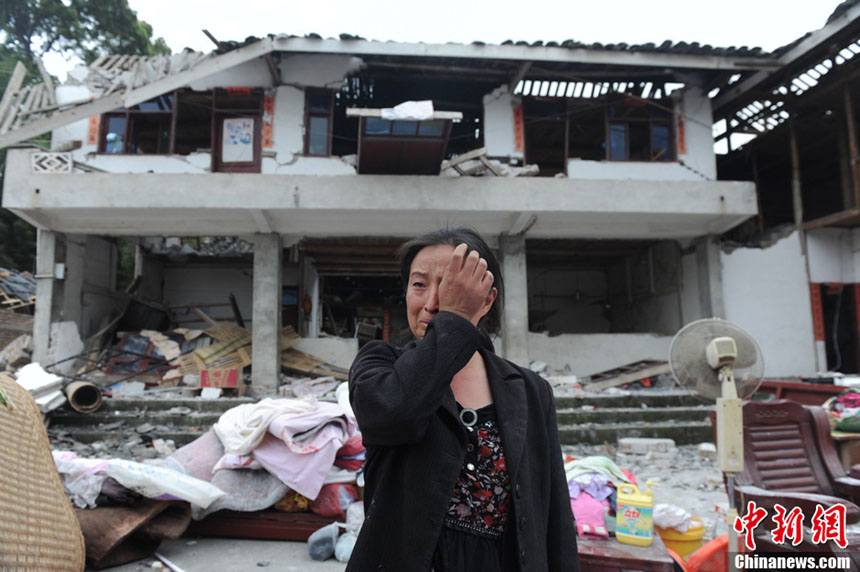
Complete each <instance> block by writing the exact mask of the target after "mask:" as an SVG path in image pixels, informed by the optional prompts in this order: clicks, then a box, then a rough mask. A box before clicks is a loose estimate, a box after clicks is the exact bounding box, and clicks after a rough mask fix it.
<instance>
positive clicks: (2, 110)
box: [0, 62, 27, 125]
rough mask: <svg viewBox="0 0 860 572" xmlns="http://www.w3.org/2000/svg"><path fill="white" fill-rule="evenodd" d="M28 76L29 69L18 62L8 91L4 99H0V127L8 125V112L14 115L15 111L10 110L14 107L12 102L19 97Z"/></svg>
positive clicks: (10, 79)
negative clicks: (25, 77)
mask: <svg viewBox="0 0 860 572" xmlns="http://www.w3.org/2000/svg"><path fill="white" fill-rule="evenodd" d="M26 75H27V68H25V67H24V64H22V63H21V62H17V63H16V64H15V69H14V70H13V71H12V77H10V78H9V83H8V84H7V85H6V90H5V91H4V92H3V99H0V125H3V124H4V123H6V119H5V118H6V113H7V112H9V113H14V110H10V108H11V107H12V102H13V101H14V100H15V99H16V97H17V96H18V92H19V91H20V90H21V86H22V85H23V84H24V76H26ZM10 123H11V121H10Z"/></svg>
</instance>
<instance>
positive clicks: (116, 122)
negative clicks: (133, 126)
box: [105, 116, 125, 153]
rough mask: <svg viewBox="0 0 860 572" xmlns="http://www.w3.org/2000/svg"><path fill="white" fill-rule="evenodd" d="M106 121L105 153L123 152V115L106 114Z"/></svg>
mask: <svg viewBox="0 0 860 572" xmlns="http://www.w3.org/2000/svg"><path fill="white" fill-rule="evenodd" d="M107 122H108V124H107V130H106V133H105V153H123V152H124V151H125V116H121V117H117V116H113V117H110V116H108V117H107Z"/></svg>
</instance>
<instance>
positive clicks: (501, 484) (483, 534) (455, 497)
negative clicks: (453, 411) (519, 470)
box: [433, 404, 511, 572]
mask: <svg viewBox="0 0 860 572" xmlns="http://www.w3.org/2000/svg"><path fill="white" fill-rule="evenodd" d="M461 412H462V413H463V414H464V415H461V419H464V418H465V420H464V424H466V423H470V422H471V421H473V420H474V419H473V417H472V415H473V414H472V412H471V411H470V410H462V408H461ZM476 413H477V420H475V422H474V425H471V426H468V425H467V426H466V429H467V433H468V436H469V444H468V446H467V450H466V458H465V459H464V461H463V467H462V469H461V470H460V477H459V478H458V479H457V484H456V485H455V486H454V491H453V493H452V494H451V502H450V503H449V505H448V513H447V515H446V517H445V526H444V527H443V529H442V534H441V536H440V537H439V543H438V544H437V546H436V552H435V554H434V557H433V570H434V572H460V571H466V570H468V571H469V572H475V571H478V570H481V571H484V570H486V571H491V570H501V569H502V562H501V560H502V534H503V533H504V531H505V524H506V522H507V519H508V510H509V507H510V492H511V486H510V481H509V479H508V470H507V467H506V465H505V455H504V451H503V450H502V436H501V433H500V431H499V425H498V423H497V421H496V408H495V406H494V405H493V404H490V405H487V406H486V407H482V408H481V409H478V410H477V412H476Z"/></svg>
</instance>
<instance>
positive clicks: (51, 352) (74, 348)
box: [46, 321, 84, 374]
mask: <svg viewBox="0 0 860 572" xmlns="http://www.w3.org/2000/svg"><path fill="white" fill-rule="evenodd" d="M83 351H84V342H83V340H81V335H80V333H79V332H78V325H77V324H76V323H75V322H71V321H67V322H54V323H52V324H51V336H50V342H49V344H48V356H47V358H46V359H47V360H48V363H49V364H51V365H49V366H48V367H49V368H50V369H52V370H53V371H57V372H59V373H63V374H70V373H72V372H73V371H74V368H75V362H74V360H71V359H69V358H72V357H74V356H77V355H79V354H80V353H81V352H83Z"/></svg>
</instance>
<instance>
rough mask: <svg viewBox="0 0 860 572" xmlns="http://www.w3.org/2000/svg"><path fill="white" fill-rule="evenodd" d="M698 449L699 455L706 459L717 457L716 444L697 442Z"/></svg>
mask: <svg viewBox="0 0 860 572" xmlns="http://www.w3.org/2000/svg"><path fill="white" fill-rule="evenodd" d="M698 451H699V456H700V457H704V458H706V459H716V458H717V446H716V445H714V444H713V443H699V446H698Z"/></svg>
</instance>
